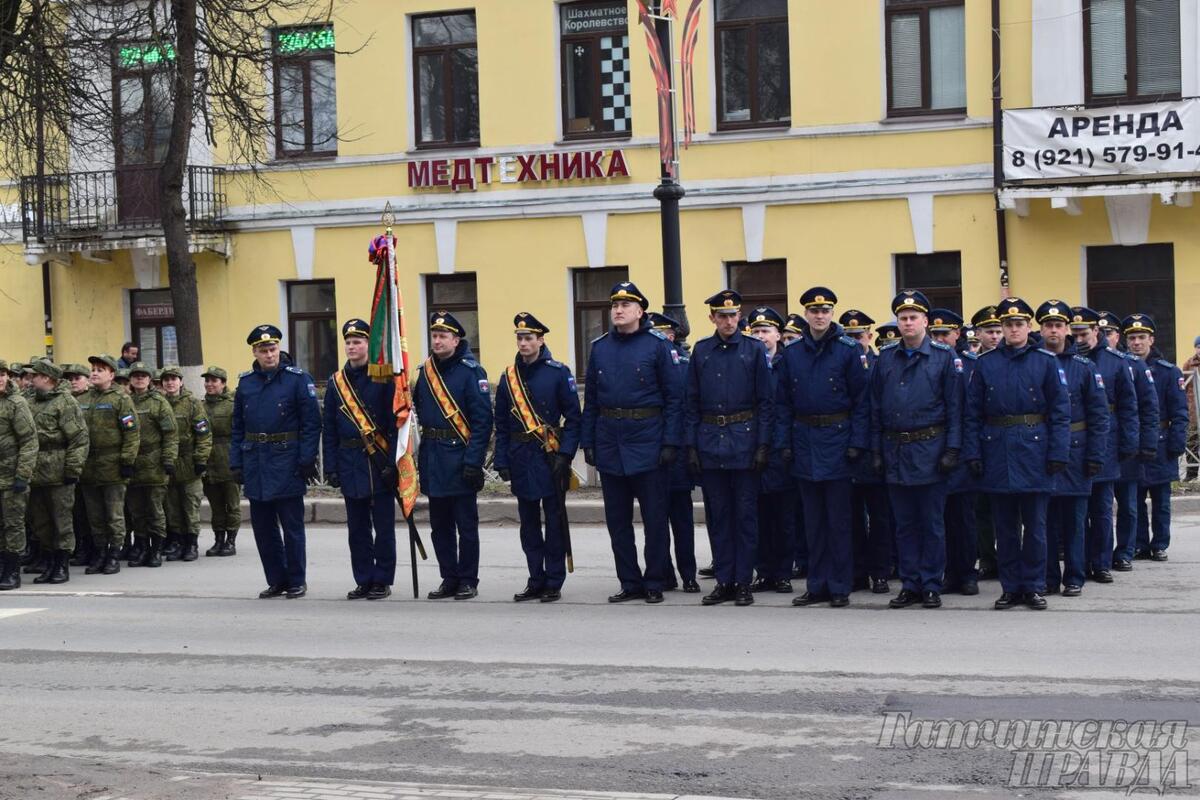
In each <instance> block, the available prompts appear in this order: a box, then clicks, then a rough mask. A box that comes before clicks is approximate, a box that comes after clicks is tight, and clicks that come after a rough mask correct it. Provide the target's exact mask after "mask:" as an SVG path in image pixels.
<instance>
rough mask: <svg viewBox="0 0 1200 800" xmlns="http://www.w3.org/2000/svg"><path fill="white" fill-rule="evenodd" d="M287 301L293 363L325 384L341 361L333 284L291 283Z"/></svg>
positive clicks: (331, 282) (321, 282)
mask: <svg viewBox="0 0 1200 800" xmlns="http://www.w3.org/2000/svg"><path fill="white" fill-rule="evenodd" d="M287 300H288V348H289V352H291V354H292V363H293V364H294V365H295V366H297V367H299V368H300V369H302V370H304V371H305V372H307V373H308V374H310V375H312V376H313V378H314V379H315V380H316V381H317V382H318V383H324V382H325V380H327V379H328V378H329V376H330V375H332V374H333V373H334V371H335V370H336V369H337V368H338V364H339V362H340V360H341V353H340V350H339V348H338V327H337V304H336V302H335V298H334V285H333V281H296V282H293V283H289V284H288V285H287Z"/></svg>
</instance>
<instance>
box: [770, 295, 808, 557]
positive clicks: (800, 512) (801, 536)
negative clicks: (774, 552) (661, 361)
mask: <svg viewBox="0 0 1200 800" xmlns="http://www.w3.org/2000/svg"><path fill="white" fill-rule="evenodd" d="M806 330H808V323H807V322H805V321H804V317H802V316H801V315H799V314H788V315H787V320H785V321H784V324H783V332H782V333H781V334H780V337H779V338H780V339H781V340H782V342H783V344H782V345H781V347H780V349H781V350H782V348H784V347H790V346H791V345H792V344H794V343H795V342H798V341H800V340H801V339H803V338H804V332H805V331H806ZM771 374H772V377H773V379H774V380H775V391H776V393H778V391H779V373H778V365H775V368H773V369H772V373H771ZM776 413H778V410H777V412H776ZM784 466H785V468H786V471H787V473H788V475H789V477H790V476H791V471H792V465H791V464H785V465H784ZM795 482H796V481H795V479H794V478H792V484H793V486H794V488H796V491H794V492H792V496H793V497H794V498H795V504H796V505H795V509H794V510H795V514H796V523H795V531H796V532H795V535H794V536H793V537H792V538H793V539H794V540H795V542H796V554H795V557H794V560H793V562H792V579H793V580H796V579H798V578H804V577H807V576H808V536H807V535H806V534H805V532H804V498H803V497H802V496H801V495H800V491H799V488H798V487H795Z"/></svg>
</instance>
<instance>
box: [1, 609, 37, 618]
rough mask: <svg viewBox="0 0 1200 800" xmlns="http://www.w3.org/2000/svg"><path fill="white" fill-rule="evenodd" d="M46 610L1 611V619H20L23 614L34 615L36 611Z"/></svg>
mask: <svg viewBox="0 0 1200 800" xmlns="http://www.w3.org/2000/svg"><path fill="white" fill-rule="evenodd" d="M45 610H46V609H44V608H6V609H3V610H0V619H7V618H9V617H19V616H21V615H22V614H32V613H34V612H36V611H45Z"/></svg>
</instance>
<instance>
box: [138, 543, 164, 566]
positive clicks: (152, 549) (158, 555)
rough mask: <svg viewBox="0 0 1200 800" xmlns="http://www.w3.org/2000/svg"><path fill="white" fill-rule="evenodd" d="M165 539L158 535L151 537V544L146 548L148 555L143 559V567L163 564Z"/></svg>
mask: <svg viewBox="0 0 1200 800" xmlns="http://www.w3.org/2000/svg"><path fill="white" fill-rule="evenodd" d="M162 547H163V540H162V539H160V538H159V537H157V536H151V537H150V546H149V547H147V548H146V556H145V557H144V558H143V559H142V566H143V567H161V566H162V562H163V560H162Z"/></svg>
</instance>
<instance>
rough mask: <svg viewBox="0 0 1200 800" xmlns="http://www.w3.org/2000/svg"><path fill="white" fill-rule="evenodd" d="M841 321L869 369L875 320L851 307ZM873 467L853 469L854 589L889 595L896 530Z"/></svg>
mask: <svg viewBox="0 0 1200 800" xmlns="http://www.w3.org/2000/svg"><path fill="white" fill-rule="evenodd" d="M838 324H839V325H841V326H842V330H843V331H845V332H846V335H847V336H849V337H850V338H851V339H854V340H855V341H856V342H858V345H859V347H860V348H862V352H861V353H860V354H859V356H858V358H859V361H860V362H861V363H862V367H863V369H865V370H867V371H868V372H869V371H870V370H871V369H872V368H874V365H875V362H876V360H878V358H879V356H878V355H876V353H875V351H874V350H873V349H872V348H871V326H872V325H874V324H875V320H873V319H871V318H870V317H869V316H867V315H866V314H864V313H863V312H861V311H859V310H858V309H854V308H852V309H850V310H848V311H845V312H843V313H842V315H841V316H840V317H838ZM868 380H869V378H868ZM874 467H875V465H874V463H873V461H872V459H869V458H863V459H860V460H859V462H858V463H857V464H856V465H855V470H854V478H853V484H854V488H853V491H852V493H851V497H850V507H851V519H850V525H851V528H850V530H851V536H852V537H853V547H854V556H853V558H854V584H853V588H854V589H855V590H859V589H867V588H870V590H871V591H872V592H873V593H875V594H887V592H888V591H890V587H889V586H888V582H887V581H888V576H889V575H891V574H892V550H893V547H894V541H895V531H894V526H893V525H892V507H891V504H890V503H889V502H888V493H887V485H886V484H885V483H884V480H883V474H882V473H880V472H876V471H875V468H874Z"/></svg>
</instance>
